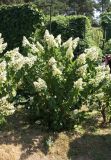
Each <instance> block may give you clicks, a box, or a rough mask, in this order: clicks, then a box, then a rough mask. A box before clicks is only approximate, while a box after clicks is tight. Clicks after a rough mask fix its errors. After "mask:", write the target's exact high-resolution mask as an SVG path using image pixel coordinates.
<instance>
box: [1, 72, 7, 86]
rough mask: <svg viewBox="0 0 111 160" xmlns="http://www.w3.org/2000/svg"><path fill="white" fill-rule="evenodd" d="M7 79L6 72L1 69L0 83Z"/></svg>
mask: <svg viewBox="0 0 111 160" xmlns="http://www.w3.org/2000/svg"><path fill="white" fill-rule="evenodd" d="M6 80H7V72H6V71H3V72H1V73H0V83H4V82H5V81H6Z"/></svg>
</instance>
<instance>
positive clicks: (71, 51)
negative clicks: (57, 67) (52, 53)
mask: <svg viewBox="0 0 111 160" xmlns="http://www.w3.org/2000/svg"><path fill="white" fill-rule="evenodd" d="M66 57H67V58H68V59H69V60H72V59H73V58H74V54H73V49H72V46H69V48H68V49H67V51H66Z"/></svg>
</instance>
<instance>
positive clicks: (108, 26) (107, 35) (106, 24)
mask: <svg viewBox="0 0 111 160" xmlns="http://www.w3.org/2000/svg"><path fill="white" fill-rule="evenodd" d="M101 25H102V28H103V32H104V39H105V41H108V40H109V39H111V12H107V13H103V14H102V15H101Z"/></svg>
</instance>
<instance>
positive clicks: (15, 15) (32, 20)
mask: <svg viewBox="0 0 111 160" xmlns="http://www.w3.org/2000/svg"><path fill="white" fill-rule="evenodd" d="M42 19H43V17H42V14H41V13H40V11H39V10H38V9H37V7H36V5H33V4H24V5H14V6H6V5H4V6H1V7H0V21H1V24H0V32H1V33H2V34H3V37H4V39H5V41H7V43H8V49H13V48H16V47H21V45H22V39H23V35H25V36H27V38H28V37H30V36H31V35H32V33H33V32H35V30H36V29H37V28H40V26H41V23H42Z"/></svg>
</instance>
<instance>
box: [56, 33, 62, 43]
mask: <svg viewBox="0 0 111 160" xmlns="http://www.w3.org/2000/svg"><path fill="white" fill-rule="evenodd" d="M55 40H56V42H57V43H58V44H59V45H61V42H62V40H61V34H59V35H58V36H57V37H56V38H55Z"/></svg>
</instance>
